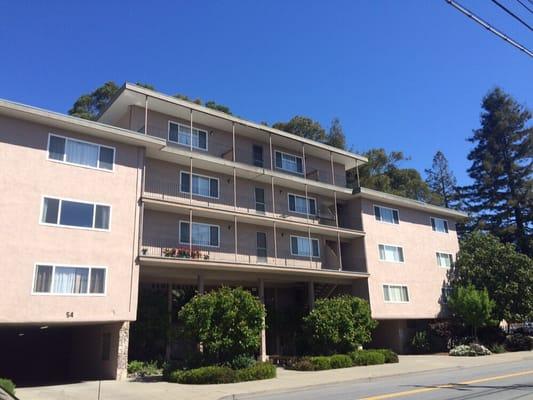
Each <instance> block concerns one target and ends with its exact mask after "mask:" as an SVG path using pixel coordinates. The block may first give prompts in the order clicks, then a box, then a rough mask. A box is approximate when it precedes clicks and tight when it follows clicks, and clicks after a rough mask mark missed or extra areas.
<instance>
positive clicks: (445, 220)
mask: <svg viewBox="0 0 533 400" xmlns="http://www.w3.org/2000/svg"><path fill="white" fill-rule="evenodd" d="M431 220H435V221H436V220H441V221H444V222H446V227H447V228H448V231H447V232H446V231H444V232H441V231H438V230H437V229H433V223H432V222H431ZM429 226H430V227H431V230H432V231H433V232H437V233H443V234H445V235H448V234H449V233H450V224H449V222H448V220H447V219H445V218H439V217H429ZM436 226H437V224H435V227H436Z"/></svg>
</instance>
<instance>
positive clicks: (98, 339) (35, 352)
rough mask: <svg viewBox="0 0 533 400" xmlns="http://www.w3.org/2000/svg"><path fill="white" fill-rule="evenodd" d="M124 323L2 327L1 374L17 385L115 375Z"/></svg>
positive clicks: (0, 334)
mask: <svg viewBox="0 0 533 400" xmlns="http://www.w3.org/2000/svg"><path fill="white" fill-rule="evenodd" d="M121 325H122V324H121V323H113V324H99V325H96V324H95V325H75V326H72V325H70V326H64V325H50V326H46V325H44V326H9V327H5V326H4V327H0V343H1V344H2V348H1V349H0V376H1V377H6V378H10V379H12V380H13V381H14V382H15V383H16V384H17V386H21V385H42V384H54V383H60V382H68V381H73V380H77V379H114V378H115V377H116V373H117V349H118V332H119V329H120V327H121Z"/></svg>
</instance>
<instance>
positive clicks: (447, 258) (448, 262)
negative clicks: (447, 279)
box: [437, 252, 453, 268]
mask: <svg viewBox="0 0 533 400" xmlns="http://www.w3.org/2000/svg"><path fill="white" fill-rule="evenodd" d="M437 265H438V266H439V267H444V268H450V267H451V266H452V265H453V256H452V255H451V254H449V253H439V252H437Z"/></svg>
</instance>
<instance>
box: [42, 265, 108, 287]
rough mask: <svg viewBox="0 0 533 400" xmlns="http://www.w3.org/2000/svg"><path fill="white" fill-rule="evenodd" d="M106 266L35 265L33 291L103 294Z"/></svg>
mask: <svg viewBox="0 0 533 400" xmlns="http://www.w3.org/2000/svg"><path fill="white" fill-rule="evenodd" d="M105 291H106V268H103V267H73V266H64V265H50V264H42V265H41V264H39V265H36V267H35V277H34V282H33V293H50V294H104V293H105Z"/></svg>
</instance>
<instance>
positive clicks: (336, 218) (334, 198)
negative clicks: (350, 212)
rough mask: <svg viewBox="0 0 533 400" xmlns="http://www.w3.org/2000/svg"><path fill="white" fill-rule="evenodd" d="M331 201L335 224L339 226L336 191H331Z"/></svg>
mask: <svg viewBox="0 0 533 400" xmlns="http://www.w3.org/2000/svg"><path fill="white" fill-rule="evenodd" d="M333 201H334V202H335V224H336V226H337V228H338V227H339V210H338V209H337V191H336V190H334V191H333Z"/></svg>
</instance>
